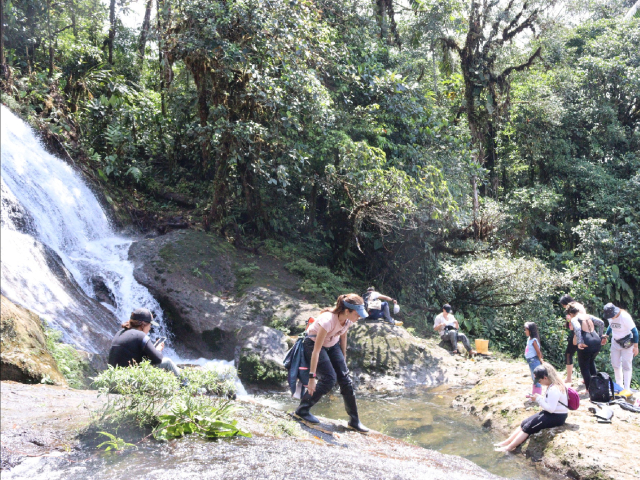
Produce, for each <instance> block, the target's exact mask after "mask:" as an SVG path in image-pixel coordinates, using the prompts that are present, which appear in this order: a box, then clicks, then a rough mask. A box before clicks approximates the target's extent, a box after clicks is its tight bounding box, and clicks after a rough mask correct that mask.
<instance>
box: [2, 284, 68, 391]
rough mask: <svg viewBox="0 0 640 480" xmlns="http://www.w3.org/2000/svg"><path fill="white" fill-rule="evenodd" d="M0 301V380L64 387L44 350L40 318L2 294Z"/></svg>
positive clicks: (54, 366)
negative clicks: (0, 347)
mask: <svg viewBox="0 0 640 480" xmlns="http://www.w3.org/2000/svg"><path fill="white" fill-rule="evenodd" d="M0 298H1V301H2V305H1V307H0V335H1V337H0V338H1V340H0V341H1V344H2V352H1V354H0V358H1V359H2V368H1V369H0V378H1V379H2V380H3V381H4V380H13V381H15V382H21V383H41V382H46V383H55V384H56V385H66V383H67V382H66V381H65V379H64V377H63V376H62V373H60V370H58V365H57V364H56V361H55V359H54V358H53V357H52V356H51V354H50V353H49V351H48V350H47V347H46V343H45V337H44V331H43V329H42V323H41V321H40V317H39V316H38V315H36V314H35V313H33V312H31V311H29V310H27V309H26V308H23V307H21V306H19V305H16V304H15V303H13V302H11V301H10V300H8V299H7V298H5V297H4V295H2V296H0Z"/></svg>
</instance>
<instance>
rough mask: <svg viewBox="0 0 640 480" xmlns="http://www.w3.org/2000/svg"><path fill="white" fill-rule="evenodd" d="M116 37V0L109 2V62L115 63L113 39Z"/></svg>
mask: <svg viewBox="0 0 640 480" xmlns="http://www.w3.org/2000/svg"><path fill="white" fill-rule="evenodd" d="M115 38H116V0H111V2H110V3H109V40H108V44H109V63H110V64H111V65H113V41H114V39H115Z"/></svg>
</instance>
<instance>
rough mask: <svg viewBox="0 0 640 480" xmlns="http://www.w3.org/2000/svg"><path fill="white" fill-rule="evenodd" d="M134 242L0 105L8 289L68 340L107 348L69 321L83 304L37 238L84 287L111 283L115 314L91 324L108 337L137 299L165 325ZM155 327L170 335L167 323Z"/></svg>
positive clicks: (4, 262) (70, 172)
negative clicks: (137, 271)
mask: <svg viewBox="0 0 640 480" xmlns="http://www.w3.org/2000/svg"><path fill="white" fill-rule="evenodd" d="M131 243H132V240H130V239H128V238H123V237H121V236H118V235H116V234H115V232H114V230H113V228H112V226H111V225H110V222H109V219H108V218H107V216H106V214H105V212H104V210H103V209H102V207H101V206H100V203H99V202H98V200H97V198H96V196H95V195H94V194H93V192H92V191H91V190H90V189H89V188H88V187H87V185H86V184H85V183H84V181H83V180H82V178H81V176H80V175H79V174H78V173H77V172H76V171H74V169H73V168H72V167H71V166H69V165H68V164H67V163H65V162H64V161H62V160H61V159H59V158H57V157H55V156H53V155H51V154H49V153H48V152H47V151H46V150H44V148H43V147H42V145H41V144H40V142H39V140H38V139H37V138H36V136H35V135H34V133H33V131H32V130H31V128H30V127H29V126H28V125H27V124H26V123H25V122H23V121H22V120H21V119H20V118H18V117H17V116H16V115H14V114H13V113H12V112H11V111H10V110H9V109H8V108H7V107H5V106H2V293H3V295H5V296H6V297H7V298H9V299H11V300H13V301H15V302H17V303H19V304H21V305H23V306H25V307H26V308H29V309H30V310H33V311H34V312H36V313H38V314H39V315H41V316H42V317H44V318H45V319H46V320H47V321H48V322H49V323H51V324H53V325H54V326H55V327H57V328H58V329H60V330H61V331H62V332H63V334H64V339H65V341H67V342H68V343H73V344H76V345H78V346H79V347H81V348H83V349H85V350H88V351H91V352H94V353H104V351H101V352H99V351H98V346H97V345H96V342H94V341H93V339H92V338H89V337H90V336H91V335H88V334H87V331H88V330H89V325H87V324H86V323H82V322H77V321H76V322H73V321H69V318H68V317H69V313H68V312H70V311H71V312H72V311H73V310H74V309H75V310H77V309H78V308H81V306H80V305H75V303H77V302H76V300H75V299H74V297H73V295H70V293H69V288H68V286H66V285H64V284H63V283H61V282H60V279H59V276H58V275H56V274H54V273H53V272H52V271H51V268H50V260H49V262H48V261H47V260H48V259H47V257H46V255H45V252H44V251H43V249H42V246H41V245H40V244H44V245H46V246H47V247H49V248H50V249H52V250H53V251H54V252H55V253H56V254H57V255H59V257H60V259H61V260H62V262H63V264H64V266H65V267H66V268H67V269H68V270H69V272H70V273H71V274H72V276H73V279H75V281H76V282H77V283H78V284H79V285H80V287H81V289H82V291H83V292H84V293H85V294H86V295H88V296H90V297H94V296H95V292H94V288H95V283H96V279H98V280H99V282H100V283H101V284H103V285H105V286H106V287H107V289H108V290H109V291H110V294H111V295H112V298H113V302H112V303H113V304H114V305H115V306H113V305H109V304H107V303H103V305H104V306H105V307H107V308H108V309H109V310H111V311H112V312H113V314H114V315H115V317H116V319H117V321H116V319H114V321H113V325H110V324H108V323H107V324H105V322H102V323H99V322H97V323H96V324H91V325H90V327H91V329H93V330H94V331H98V332H99V333H101V334H103V335H105V336H106V337H107V338H111V336H112V335H113V333H114V332H115V331H117V329H118V323H119V322H121V321H124V320H126V319H127V318H128V316H129V314H130V313H131V311H132V310H134V309H135V308H138V307H144V308H148V309H150V310H151V311H153V312H154V313H155V315H156V318H157V320H158V321H159V323H160V324H161V325H163V323H162V310H161V309H160V306H159V305H158V302H157V301H156V300H155V299H154V298H153V297H152V296H151V294H150V293H149V291H148V290H147V289H146V288H145V287H144V286H142V285H140V284H139V283H138V282H137V281H136V280H135V279H134V277H133V265H132V263H131V262H129V261H128V259H127V255H128V251H129V246H130V245H131ZM77 313H78V314H82V312H77ZM86 322H91V319H87V320H86ZM85 327H86V328H85ZM158 333H159V334H162V335H165V336H166V331H165V329H164V327H161V331H160V332H158Z"/></svg>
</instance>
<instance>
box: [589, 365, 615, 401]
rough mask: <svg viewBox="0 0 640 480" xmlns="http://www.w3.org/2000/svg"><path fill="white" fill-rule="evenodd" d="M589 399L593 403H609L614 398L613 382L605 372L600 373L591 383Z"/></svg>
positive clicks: (592, 378)
mask: <svg viewBox="0 0 640 480" xmlns="http://www.w3.org/2000/svg"><path fill="white" fill-rule="evenodd" d="M589 398H590V399H591V401H592V402H603V403H608V402H610V401H611V400H613V398H614V390H613V380H611V377H609V375H607V374H606V373H604V372H598V373H596V374H595V375H594V376H593V377H591V381H590V382H589Z"/></svg>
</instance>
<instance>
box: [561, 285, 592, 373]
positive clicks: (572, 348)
mask: <svg viewBox="0 0 640 480" xmlns="http://www.w3.org/2000/svg"><path fill="white" fill-rule="evenodd" d="M571 303H573V304H574V305H575V306H576V308H577V309H578V311H579V313H585V314H586V313H587V311H586V310H585V309H584V305H582V304H581V303H579V302H576V301H575V300H574V299H573V297H571V295H563V296H562V297H561V298H560V305H562V308H564V309H565V310H568V309H569V305H570V304H571ZM566 319H567V323H566V327H567V329H569V333H568V335H567V348H566V349H565V351H564V356H565V363H566V366H567V378H566V379H565V381H564V383H571V377H572V376H573V356H574V354H575V353H576V352H577V351H578V346H577V345H575V344H574V343H573V327H572V326H571V316H570V315H569V314H568V313H567V314H566Z"/></svg>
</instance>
